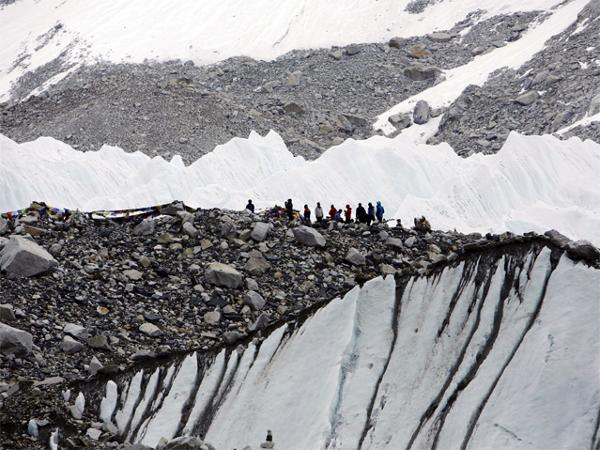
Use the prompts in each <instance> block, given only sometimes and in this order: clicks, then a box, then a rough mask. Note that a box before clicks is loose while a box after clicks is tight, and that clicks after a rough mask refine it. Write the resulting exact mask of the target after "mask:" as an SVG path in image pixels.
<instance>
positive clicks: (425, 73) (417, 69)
mask: <svg viewBox="0 0 600 450" xmlns="http://www.w3.org/2000/svg"><path fill="white" fill-rule="evenodd" d="M439 73H441V70H440V69H438V68H437V67H434V66H429V65H425V64H420V63H413V64H411V65H410V66H408V67H407V68H405V69H404V76H406V77H407V78H409V79H411V80H413V81H426V80H433V79H434V78H435V77H437V75H438V74H439Z"/></svg>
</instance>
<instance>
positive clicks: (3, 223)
mask: <svg viewBox="0 0 600 450" xmlns="http://www.w3.org/2000/svg"><path fill="white" fill-rule="evenodd" d="M8 228H9V224H8V220H6V219H5V218H4V217H0V236H2V235H3V234H6V233H8Z"/></svg>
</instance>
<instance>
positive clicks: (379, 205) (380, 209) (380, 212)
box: [375, 202, 385, 222]
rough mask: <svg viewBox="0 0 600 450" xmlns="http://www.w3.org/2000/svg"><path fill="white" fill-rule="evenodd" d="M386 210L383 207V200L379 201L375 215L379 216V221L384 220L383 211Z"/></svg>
mask: <svg viewBox="0 0 600 450" xmlns="http://www.w3.org/2000/svg"><path fill="white" fill-rule="evenodd" d="M384 212H385V210H384V209H383V205H382V204H381V202H377V207H376V208H375V216H376V217H377V222H381V221H382V220H383V213H384Z"/></svg>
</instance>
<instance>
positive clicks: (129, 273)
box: [123, 269, 144, 281]
mask: <svg viewBox="0 0 600 450" xmlns="http://www.w3.org/2000/svg"><path fill="white" fill-rule="evenodd" d="M123 275H125V276H126V277H127V278H129V279H130V280H131V281H139V280H141V279H142V277H143V276H144V274H143V273H142V272H140V271H139V270H135V269H128V270H124V271H123Z"/></svg>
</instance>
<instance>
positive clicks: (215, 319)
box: [204, 311, 221, 325]
mask: <svg viewBox="0 0 600 450" xmlns="http://www.w3.org/2000/svg"><path fill="white" fill-rule="evenodd" d="M220 321H221V313H220V312H219V311H209V312H207V313H205V314H204V322H206V323H207V324H209V325H217V324H218V323H219V322H220Z"/></svg>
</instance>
